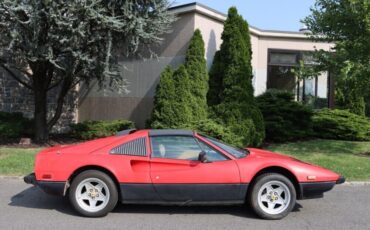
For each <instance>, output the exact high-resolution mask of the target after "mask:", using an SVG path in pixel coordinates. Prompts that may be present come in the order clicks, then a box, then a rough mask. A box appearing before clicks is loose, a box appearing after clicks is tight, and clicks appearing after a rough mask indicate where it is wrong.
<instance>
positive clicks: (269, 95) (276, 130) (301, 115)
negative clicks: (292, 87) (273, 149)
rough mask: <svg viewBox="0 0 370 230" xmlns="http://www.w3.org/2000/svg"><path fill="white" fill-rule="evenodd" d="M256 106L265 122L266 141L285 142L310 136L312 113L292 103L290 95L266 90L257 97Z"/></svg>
mask: <svg viewBox="0 0 370 230" xmlns="http://www.w3.org/2000/svg"><path fill="white" fill-rule="evenodd" d="M257 104H258V107H259V108H260V110H261V112H262V114H263V118H264V120H265V128H266V139H267V140H269V141H274V142H285V141H292V140H299V139H304V138H307V137H310V136H311V135H312V132H313V130H312V115H313V111H312V109H310V108H309V107H308V106H305V105H302V104H299V103H298V102H296V101H294V95H293V94H292V93H290V92H286V91H279V90H268V91H267V92H265V93H264V94H262V95H260V96H258V97H257Z"/></svg>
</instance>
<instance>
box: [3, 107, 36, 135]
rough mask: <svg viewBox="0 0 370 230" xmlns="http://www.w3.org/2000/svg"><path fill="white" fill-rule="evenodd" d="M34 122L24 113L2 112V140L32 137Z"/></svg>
mask: <svg viewBox="0 0 370 230" xmlns="http://www.w3.org/2000/svg"><path fill="white" fill-rule="evenodd" d="M31 126H32V121H31V120H30V119H27V118H25V117H23V114H22V113H7V112H0V138H18V137H22V136H24V135H25V136H30V134H31V130H32V129H31Z"/></svg>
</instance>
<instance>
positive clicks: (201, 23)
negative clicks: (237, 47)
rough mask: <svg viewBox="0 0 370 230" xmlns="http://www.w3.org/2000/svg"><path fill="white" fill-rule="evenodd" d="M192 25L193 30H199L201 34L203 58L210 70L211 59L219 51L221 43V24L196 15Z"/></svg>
mask: <svg viewBox="0 0 370 230" xmlns="http://www.w3.org/2000/svg"><path fill="white" fill-rule="evenodd" d="M194 23H195V29H199V30H200V31H201V32H202V36H203V40H204V46H205V51H206V52H205V57H206V59H207V66H208V69H210V68H211V66H212V62H213V57H214V56H215V53H216V51H217V50H219V49H220V46H221V43H222V40H221V34H222V31H223V29H224V25H223V22H222V21H219V20H216V19H212V18H209V17H207V16H204V15H202V14H199V13H196V14H195V22H194Z"/></svg>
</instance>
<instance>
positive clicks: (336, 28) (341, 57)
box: [303, 0, 370, 115]
mask: <svg viewBox="0 0 370 230" xmlns="http://www.w3.org/2000/svg"><path fill="white" fill-rule="evenodd" d="M303 22H304V23H305V24H306V25H307V27H308V29H309V30H310V31H311V32H312V38H314V39H315V40H318V41H326V42H333V43H335V47H334V49H333V50H330V51H324V50H319V51H317V52H316V56H317V57H318V59H319V61H320V63H321V66H322V69H326V70H328V69H329V71H330V72H331V73H332V74H333V75H335V76H336V78H337V80H338V83H339V84H338V86H337V93H339V94H340V95H339V103H340V104H339V106H340V108H346V109H349V110H350V111H351V112H354V113H356V114H359V115H364V102H363V101H364V98H363V97H365V96H366V94H367V92H368V89H369V88H370V43H369V42H368V40H369V37H370V1H368V0H366V1H363V0H316V4H315V7H313V8H312V9H311V15H310V16H308V17H306V18H305V19H304V20H303ZM334 53H335V54H334Z"/></svg>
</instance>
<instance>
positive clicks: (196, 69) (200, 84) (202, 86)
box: [185, 29, 208, 120]
mask: <svg viewBox="0 0 370 230" xmlns="http://www.w3.org/2000/svg"><path fill="white" fill-rule="evenodd" d="M185 67H186V70H187V72H188V74H189V77H190V86H191V87H190V91H191V94H192V105H191V110H192V114H193V117H194V118H195V119H196V120H203V119H206V118H207V110H208V109H207V91H208V70H207V62H206V59H205V49H204V41H203V37H202V34H201V32H200V30H199V29H197V30H195V32H194V35H193V37H192V39H191V40H190V44H189V48H188V50H187V52H186V58H185Z"/></svg>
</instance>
